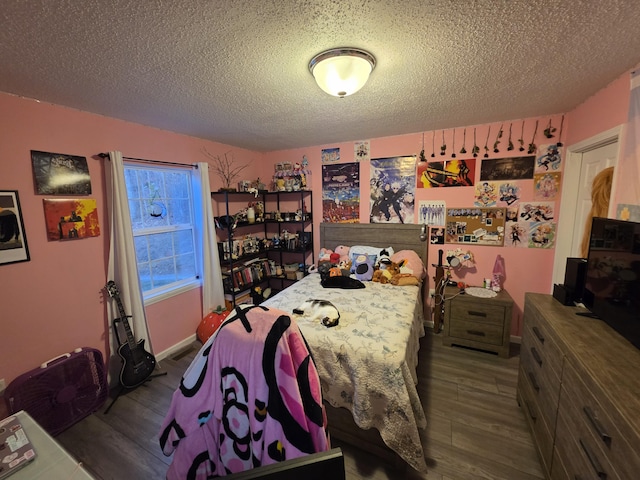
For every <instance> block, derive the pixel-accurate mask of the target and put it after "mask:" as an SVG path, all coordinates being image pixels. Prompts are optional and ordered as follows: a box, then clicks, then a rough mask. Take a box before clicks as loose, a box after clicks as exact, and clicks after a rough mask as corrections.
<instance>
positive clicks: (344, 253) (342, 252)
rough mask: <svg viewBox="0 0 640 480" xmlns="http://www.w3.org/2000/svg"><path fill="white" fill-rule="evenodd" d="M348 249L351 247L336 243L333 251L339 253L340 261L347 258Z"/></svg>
mask: <svg viewBox="0 0 640 480" xmlns="http://www.w3.org/2000/svg"><path fill="white" fill-rule="evenodd" d="M349 250H351V247H347V246H346V245H338V246H337V247H336V249H335V250H334V251H335V253H337V254H338V255H340V261H342V260H349Z"/></svg>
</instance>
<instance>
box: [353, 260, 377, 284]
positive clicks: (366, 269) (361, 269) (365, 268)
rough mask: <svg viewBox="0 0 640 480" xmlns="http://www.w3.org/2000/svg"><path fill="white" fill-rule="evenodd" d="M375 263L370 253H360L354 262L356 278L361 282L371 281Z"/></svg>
mask: <svg viewBox="0 0 640 480" xmlns="http://www.w3.org/2000/svg"><path fill="white" fill-rule="evenodd" d="M373 263H374V262H373V261H371V259H370V258H369V256H368V255H365V254H362V255H358V256H357V257H356V258H355V261H354V264H353V271H354V273H355V276H356V278H357V279H358V280H360V281H361V282H369V281H371V279H372V278H373Z"/></svg>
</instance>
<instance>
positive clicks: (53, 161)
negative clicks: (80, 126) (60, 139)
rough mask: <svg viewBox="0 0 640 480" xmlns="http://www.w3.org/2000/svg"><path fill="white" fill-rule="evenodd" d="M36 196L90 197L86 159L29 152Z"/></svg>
mask: <svg viewBox="0 0 640 480" xmlns="http://www.w3.org/2000/svg"><path fill="white" fill-rule="evenodd" d="M31 164H32V166H33V176H34V179H35V184H36V194H37V195H91V178H90V177H89V167H88V166H87V158H86V157H79V156H77V155H65V154H62V153H49V152H40V151H37V150H31Z"/></svg>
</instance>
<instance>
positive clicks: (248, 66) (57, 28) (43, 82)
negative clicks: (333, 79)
mask: <svg viewBox="0 0 640 480" xmlns="http://www.w3.org/2000/svg"><path fill="white" fill-rule="evenodd" d="M638 25H640V2H639V1H638V0H607V1H606V2H605V1H599V0H535V1H534V0H386V1H369V0H359V1H355V0H340V1H337V0H318V1H315V0H306V1H294V0H290V1H288V0H232V1H227V0H225V1H213V0H138V1H133V0H128V1H127V0H109V1H104V0H29V1H25V0H2V1H1V2H0V91H2V92H7V93H11V94H15V95H19V96H24V97H28V98H33V99H37V100H40V101H45V102H50V103H54V104H60V105H66V106H69V107H73V108H76V109H79V110H84V111H88V112H94V113H98V114H102V115H106V116H109V117H115V118H120V119H124V120H128V121H132V122H137V123H141V124H144V125H149V126H155V127H158V128H162V129H167V130H172V131H175V132H179V133H184V134H188V135H192V136H196V137H201V138H204V139H209V140H213V141H218V142H221V143H225V144H229V145H233V146H238V147H244V148H248V149H251V150H257V151H273V150H280V149H288V148H295V147H303V146H311V145H323V144H330V143H335V142H340V141H352V140H364V139H368V138H375V137H382V136H388V135H397V134H405V133H414V132H421V131H429V130H437V129H446V128H451V127H454V126H468V125H476V124H481V123H488V122H495V121H503V120H504V121H506V120H516V119H520V118H525V117H531V116H541V115H549V114H555V113H563V112H567V111H569V110H571V109H572V108H574V107H575V106H577V105H578V104H580V103H581V102H582V101H584V100H585V99H586V98H588V97H589V96H590V95H592V94H594V93H595V92H597V91H598V90H599V89H601V88H602V87H604V86H606V85H607V84H608V83H609V82H611V81H612V80H614V79H616V78H618V77H619V76H620V75H621V74H623V73H624V72H625V71H627V70H630V69H631V68H633V67H634V66H636V65H637V64H638V63H640V32H638ZM343 46H351V47H358V48H363V49H366V50H368V51H370V52H371V53H372V54H373V55H374V56H375V57H376V58H377V67H376V69H375V70H374V72H373V73H372V76H371V78H370V80H369V82H368V83H367V85H365V87H364V88H363V89H362V90H361V91H360V92H358V93H356V94H355V95H352V96H350V97H346V98H342V99H340V98H334V97H331V96H329V95H327V94H326V93H324V92H323V91H321V90H320V88H318V86H317V85H316V84H315V82H314V79H313V77H312V75H311V74H310V73H309V71H308V68H307V65H308V62H309V60H310V59H311V58H312V57H313V56H314V55H315V54H316V53H318V52H320V51H322V50H325V49H328V48H332V47H343Z"/></svg>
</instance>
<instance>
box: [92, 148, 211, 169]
mask: <svg viewBox="0 0 640 480" xmlns="http://www.w3.org/2000/svg"><path fill="white" fill-rule="evenodd" d="M98 156H99V157H100V158H107V159H108V158H109V154H108V153H104V152H103V153H99V154H98ZM122 158H126V159H127V160H133V161H134V162H144V163H158V164H160V165H174V166H178V167H184V168H198V165H196V164H188V163H178V162H165V161H163V160H147V159H146V158H135V157H125V156H123V157H122Z"/></svg>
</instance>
